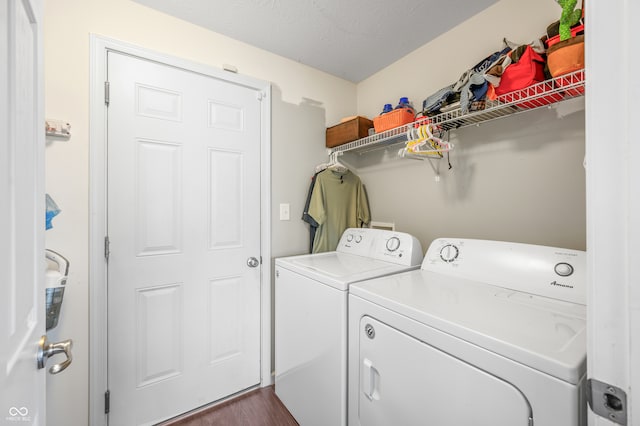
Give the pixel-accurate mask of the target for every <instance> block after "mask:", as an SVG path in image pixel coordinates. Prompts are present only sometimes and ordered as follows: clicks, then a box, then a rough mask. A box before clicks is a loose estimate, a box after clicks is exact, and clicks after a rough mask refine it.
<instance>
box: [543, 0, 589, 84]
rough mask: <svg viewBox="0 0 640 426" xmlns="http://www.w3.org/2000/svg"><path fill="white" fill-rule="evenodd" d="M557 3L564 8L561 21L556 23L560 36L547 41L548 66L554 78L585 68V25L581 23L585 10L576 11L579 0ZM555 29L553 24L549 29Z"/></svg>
mask: <svg viewBox="0 0 640 426" xmlns="http://www.w3.org/2000/svg"><path fill="white" fill-rule="evenodd" d="M556 2H557V3H558V4H559V5H560V7H562V13H561V14H560V20H559V21H558V23H556V25H557V28H558V30H557V31H558V35H554V36H553V37H550V38H549V39H548V40H547V46H548V48H547V64H548V66H549V72H550V73H551V75H552V76H553V77H557V76H560V75H564V74H569V73H571V72H574V71H578V70H580V69H582V68H584V24H582V23H580V20H581V19H582V18H583V17H584V12H583V9H576V4H577V2H578V0H556ZM583 6H584V5H583ZM578 24H579V25H578ZM554 27H555V25H554V24H552V25H551V26H550V27H549V28H554ZM547 32H549V30H548V31H547Z"/></svg>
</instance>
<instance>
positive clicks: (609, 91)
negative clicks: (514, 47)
mask: <svg viewBox="0 0 640 426" xmlns="http://www.w3.org/2000/svg"><path fill="white" fill-rule="evenodd" d="M585 8H586V13H585V14H586V15H587V16H588V17H589V27H588V31H587V34H586V38H585V42H586V45H585V60H586V69H587V74H586V75H587V77H586V78H587V79H586V90H587V96H586V102H585V107H586V113H585V118H586V120H585V122H586V158H585V160H586V177H587V179H586V183H587V268H588V271H587V376H588V378H590V379H596V380H599V381H601V382H605V383H607V384H610V385H614V386H616V387H618V388H620V389H622V390H623V391H625V392H626V393H627V407H628V408H629V411H628V415H629V417H628V423H627V424H629V425H631V424H633V425H638V424H640V420H639V419H640V391H639V389H640V369H639V368H637V361H633V360H634V359H636V360H637V359H638V355H640V338H639V337H638V336H639V332H640V290H639V289H638V286H637V283H638V280H639V279H640V264H638V259H637V258H638V254H640V200H639V199H638V197H637V195H636V196H634V195H633V194H638V192H639V190H640V169H639V168H638V167H637V163H638V155H639V154H640V146H639V144H638V143H637V142H638V139H639V137H640V129H639V128H638V126H637V124H636V122H635V120H636V117H637V116H638V114H639V113H640V106H639V105H638V102H637V97H638V94H639V93H640V83H638V80H637V78H636V77H635V74H636V70H637V69H638V64H640V59H639V58H638V55H637V54H636V50H635V49H636V46H637V43H634V41H635V42H637V41H638V40H639V39H640V36H639V35H638V32H637V30H636V29H635V22H634V19H635V18H637V17H638V16H640V6H639V5H638V4H637V2H633V1H622V2H598V1H587V2H586V3H585ZM611 64H615V66H613V67H612V66H611ZM604 123H606V125H604V126H603V124H604ZM602 141H606V144H607V153H603V151H602V149H601V148H602ZM603 154H604V155H603ZM613 424H614V423H612V422H611V421H610V420H609V419H606V418H603V417H599V416H596V415H595V414H594V413H593V412H592V411H591V410H589V425H592V426H600V425H603V426H604V425H613Z"/></svg>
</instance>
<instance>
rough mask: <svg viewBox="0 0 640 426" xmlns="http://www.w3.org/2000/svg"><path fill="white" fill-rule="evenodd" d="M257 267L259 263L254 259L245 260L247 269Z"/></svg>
mask: <svg viewBox="0 0 640 426" xmlns="http://www.w3.org/2000/svg"><path fill="white" fill-rule="evenodd" d="M258 265H260V261H259V260H258V259H256V258H255V257H250V258H248V259H247V266H248V267H249V268H256V267H257V266H258Z"/></svg>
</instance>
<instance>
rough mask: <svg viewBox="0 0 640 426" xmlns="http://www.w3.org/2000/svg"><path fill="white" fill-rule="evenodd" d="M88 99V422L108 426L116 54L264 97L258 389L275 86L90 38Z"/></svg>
mask: <svg viewBox="0 0 640 426" xmlns="http://www.w3.org/2000/svg"><path fill="white" fill-rule="evenodd" d="M90 46H91V52H90V61H91V63H90V83H89V85H90V89H89V90H90V97H89V120H90V121H89V128H90V131H89V133H90V141H89V182H90V183H89V191H90V193H89V283H90V285H89V332H90V335H89V353H90V356H89V367H90V368H89V419H90V423H91V424H92V425H106V424H107V417H106V414H105V413H104V411H105V410H104V402H105V400H104V393H105V391H106V390H107V384H108V382H107V377H108V376H107V374H108V371H107V360H108V357H107V264H106V262H105V258H104V251H105V242H104V239H105V236H106V235H107V108H106V106H105V101H104V96H105V85H104V82H105V81H106V80H107V78H106V77H107V53H108V52H118V53H122V54H125V55H131V56H136V57H139V58H141V59H146V60H149V61H154V62H157V63H161V64H165V65H169V66H173V67H176V68H180V69H184V70H187V71H191V72H195V73H199V74H202V75H205V76H209V77H212V78H215V79H218V80H224V81H226V82H229V83H233V84H238V85H241V86H244V87H247V88H250V89H254V90H256V92H257V94H258V95H261V96H262V102H261V120H260V138H261V144H260V165H261V167H260V168H261V170H260V193H261V197H260V198H261V199H260V224H261V226H260V251H261V257H262V259H263V261H262V266H261V276H260V286H261V287H260V289H261V290H260V306H261V313H260V320H261V324H260V328H261V337H260V340H261V342H260V386H261V387H263V386H268V385H270V384H271V383H272V375H271V287H272V286H271V84H270V83H269V82H266V81H262V80H258V79H254V78H251V77H246V76H242V75H238V74H234V73H230V72H227V71H223V70H222V69H218V68H214V67H211V66H209V65H203V64H199V63H196V62H192V61H189V60H186V59H182V58H178V57H175V56H172V55H167V54H164V53H160V52H156V51H153V50H149V49H146V48H144V47H140V46H136V45H133V44H130V43H126V42H122V41H119V40H115V39H111V38H108V37H104V36H99V35H95V34H91V35H90Z"/></svg>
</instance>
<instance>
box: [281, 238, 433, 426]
mask: <svg viewBox="0 0 640 426" xmlns="http://www.w3.org/2000/svg"><path fill="white" fill-rule="evenodd" d="M421 261H422V247H421V245H420V242H419V241H418V240H417V239H416V238H415V237H412V236H411V235H409V234H405V233H401V232H392V231H384V230H378V229H365V228H350V229H347V230H346V231H345V232H344V234H343V235H342V237H341V239H340V242H339V244H338V247H337V249H336V251H333V252H327V253H317V254H309V255H302V256H293V257H287V258H279V259H276V268H275V274H276V283H275V370H276V376H275V381H276V385H275V390H276V395H277V396H278V397H279V398H280V400H281V401H282V402H283V403H284V405H285V406H286V407H287V409H288V410H289V411H290V412H291V414H292V415H293V416H294V417H295V419H296V420H297V421H298V422H299V423H300V424H301V425H302V426H311V425H318V426H328V425H331V426H339V425H346V422H347V411H346V410H347V349H348V347H347V318H348V315H347V300H348V298H347V295H348V290H349V286H350V285H351V284H352V283H355V282H358V281H362V280H366V279H370V278H374V277H381V276H386V275H390V274H396V273H400V272H404V271H408V270H412V269H418V268H419V267H420V263H421Z"/></svg>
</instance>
